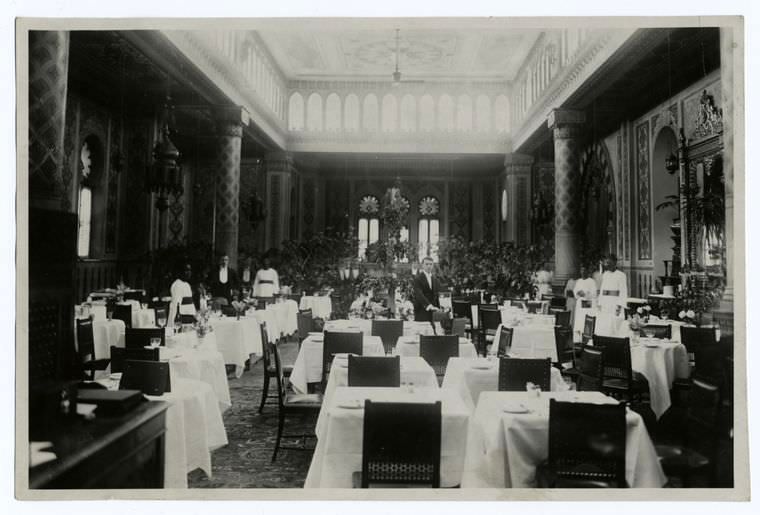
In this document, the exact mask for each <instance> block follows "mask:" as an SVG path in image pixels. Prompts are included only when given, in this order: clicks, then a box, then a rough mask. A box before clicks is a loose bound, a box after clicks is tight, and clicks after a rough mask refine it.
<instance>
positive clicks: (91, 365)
mask: <svg viewBox="0 0 760 515" xmlns="http://www.w3.org/2000/svg"><path fill="white" fill-rule="evenodd" d="M76 329H77V354H78V355H79V362H80V363H81V365H82V370H83V371H84V373H85V376H86V377H87V378H88V379H93V378H94V377H95V371H96V370H105V369H106V368H108V364H109V363H110V360H109V359H108V358H100V359H98V358H97V356H95V336H94V334H93V330H92V319H91V318H85V319H79V318H78V319H76Z"/></svg>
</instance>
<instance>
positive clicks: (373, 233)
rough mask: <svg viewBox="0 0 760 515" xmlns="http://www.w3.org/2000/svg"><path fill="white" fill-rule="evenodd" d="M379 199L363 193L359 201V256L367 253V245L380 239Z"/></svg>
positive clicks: (361, 256)
mask: <svg viewBox="0 0 760 515" xmlns="http://www.w3.org/2000/svg"><path fill="white" fill-rule="evenodd" d="M379 213H380V200H379V199H378V198H377V197H376V196H374V195H365V196H364V197H362V199H361V201H359V223H358V224H357V227H358V234H357V238H358V240H359V258H360V259H363V258H364V257H365V255H366V254H367V247H368V246H369V244H370V243H375V242H376V241H377V240H378V239H380V218H379Z"/></svg>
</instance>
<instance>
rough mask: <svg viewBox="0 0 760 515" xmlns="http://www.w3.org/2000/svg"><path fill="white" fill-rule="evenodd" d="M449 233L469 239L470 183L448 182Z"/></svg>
mask: <svg viewBox="0 0 760 515" xmlns="http://www.w3.org/2000/svg"><path fill="white" fill-rule="evenodd" d="M449 235H450V236H459V237H460V238H463V239H464V240H466V241H467V240H469V239H470V184H469V183H458V182H452V183H450V184H449Z"/></svg>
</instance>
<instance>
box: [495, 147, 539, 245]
mask: <svg viewBox="0 0 760 515" xmlns="http://www.w3.org/2000/svg"><path fill="white" fill-rule="evenodd" d="M532 166H533V157H532V156H528V155H524V154H507V155H506V156H505V158H504V181H503V184H504V190H503V191H501V192H499V195H501V197H500V199H501V207H500V210H501V212H500V213H499V215H500V216H501V220H502V221H503V222H504V229H505V230H504V234H503V240H504V241H511V242H514V243H516V244H518V245H525V244H527V243H529V242H530V239H531V220H530V209H531V191H530V190H531V187H530V186H531V184H530V173H531V169H532ZM505 193H506V195H505ZM504 208H506V212H505V211H504Z"/></svg>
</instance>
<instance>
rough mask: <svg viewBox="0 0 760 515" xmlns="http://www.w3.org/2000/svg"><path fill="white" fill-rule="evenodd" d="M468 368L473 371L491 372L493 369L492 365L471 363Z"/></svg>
mask: <svg viewBox="0 0 760 515" xmlns="http://www.w3.org/2000/svg"><path fill="white" fill-rule="evenodd" d="M470 368H472V369H473V370H491V368H493V365H491V363H482V362H481V363H473V364H472V365H471V366H470Z"/></svg>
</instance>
